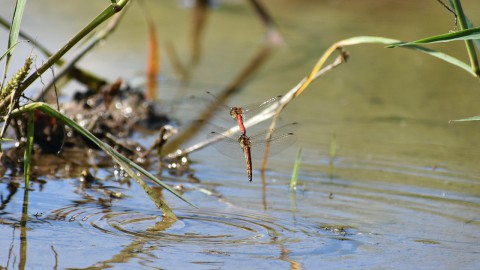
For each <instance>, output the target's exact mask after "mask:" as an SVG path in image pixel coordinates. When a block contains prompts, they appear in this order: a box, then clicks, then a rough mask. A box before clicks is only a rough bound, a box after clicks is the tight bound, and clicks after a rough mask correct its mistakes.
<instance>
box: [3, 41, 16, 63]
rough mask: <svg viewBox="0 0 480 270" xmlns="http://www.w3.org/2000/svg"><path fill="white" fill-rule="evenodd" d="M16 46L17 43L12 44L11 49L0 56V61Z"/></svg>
mask: <svg viewBox="0 0 480 270" xmlns="http://www.w3.org/2000/svg"><path fill="white" fill-rule="evenodd" d="M17 44H18V43H15V44H13V46H12V47H10V48H8V50H7V51H6V52H5V53H4V54H2V56H0V61H2V60H3V58H5V56H7V55H9V54H11V53H12V52H13V49H15V46H17Z"/></svg>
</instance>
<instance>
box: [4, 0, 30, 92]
mask: <svg viewBox="0 0 480 270" xmlns="http://www.w3.org/2000/svg"><path fill="white" fill-rule="evenodd" d="M26 3H27V0H17V3H16V5H15V11H14V13H13V18H12V25H11V27H10V33H9V36H8V48H12V49H11V50H10V49H9V51H7V61H6V62H5V69H4V71H3V79H2V83H1V87H0V89H2V88H3V83H4V82H5V79H6V78H7V71H8V66H9V64H10V58H11V57H12V54H13V48H14V47H15V44H17V40H18V34H19V33H20V24H21V23H22V17H23V11H24V10H25V5H26Z"/></svg>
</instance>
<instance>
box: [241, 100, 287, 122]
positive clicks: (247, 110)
mask: <svg viewBox="0 0 480 270" xmlns="http://www.w3.org/2000/svg"><path fill="white" fill-rule="evenodd" d="M280 98H282V96H281V95H279V96H276V97H273V98H271V99H268V100H265V101H261V102H255V103H251V104H248V105H245V106H242V107H241V108H242V111H243V113H244V116H245V118H249V117H251V116H252V115H254V114H255V113H257V112H259V111H261V110H263V109H265V108H267V107H268V106H270V105H272V104H273V103H275V102H278V101H279V100H280Z"/></svg>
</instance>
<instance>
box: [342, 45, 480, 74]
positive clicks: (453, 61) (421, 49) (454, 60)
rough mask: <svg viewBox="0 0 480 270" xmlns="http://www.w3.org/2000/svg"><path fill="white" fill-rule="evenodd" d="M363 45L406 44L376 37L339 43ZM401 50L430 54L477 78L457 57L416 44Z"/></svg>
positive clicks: (404, 46)
mask: <svg viewBox="0 0 480 270" xmlns="http://www.w3.org/2000/svg"><path fill="white" fill-rule="evenodd" d="M362 43H380V44H385V45H387V48H390V47H395V45H397V44H402V43H404V42H402V41H400V40H396V39H390V38H384V37H374V36H358V37H352V38H348V39H345V40H342V41H341V42H339V44H340V45H342V46H351V45H357V44H362ZM399 48H404V49H410V50H415V51H418V52H421V53H425V54H428V55H430V56H433V57H436V58H438V59H441V60H443V61H445V62H447V63H450V64H452V65H455V66H457V67H459V68H461V69H463V70H465V71H467V72H468V73H470V74H472V75H473V76H475V77H476V76H477V74H475V72H474V71H473V70H472V68H471V67H470V65H468V64H466V63H465V62H462V61H461V60H459V59H457V58H455V57H452V56H450V55H448V54H445V53H442V52H438V51H435V50H432V49H428V48H425V47H422V46H420V45H415V44H411V45H403V46H401V47H399Z"/></svg>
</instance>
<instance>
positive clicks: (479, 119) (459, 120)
mask: <svg viewBox="0 0 480 270" xmlns="http://www.w3.org/2000/svg"><path fill="white" fill-rule="evenodd" d="M466 121H480V115H477V116H472V117H468V118H463V119H457V120H450V122H466Z"/></svg>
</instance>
